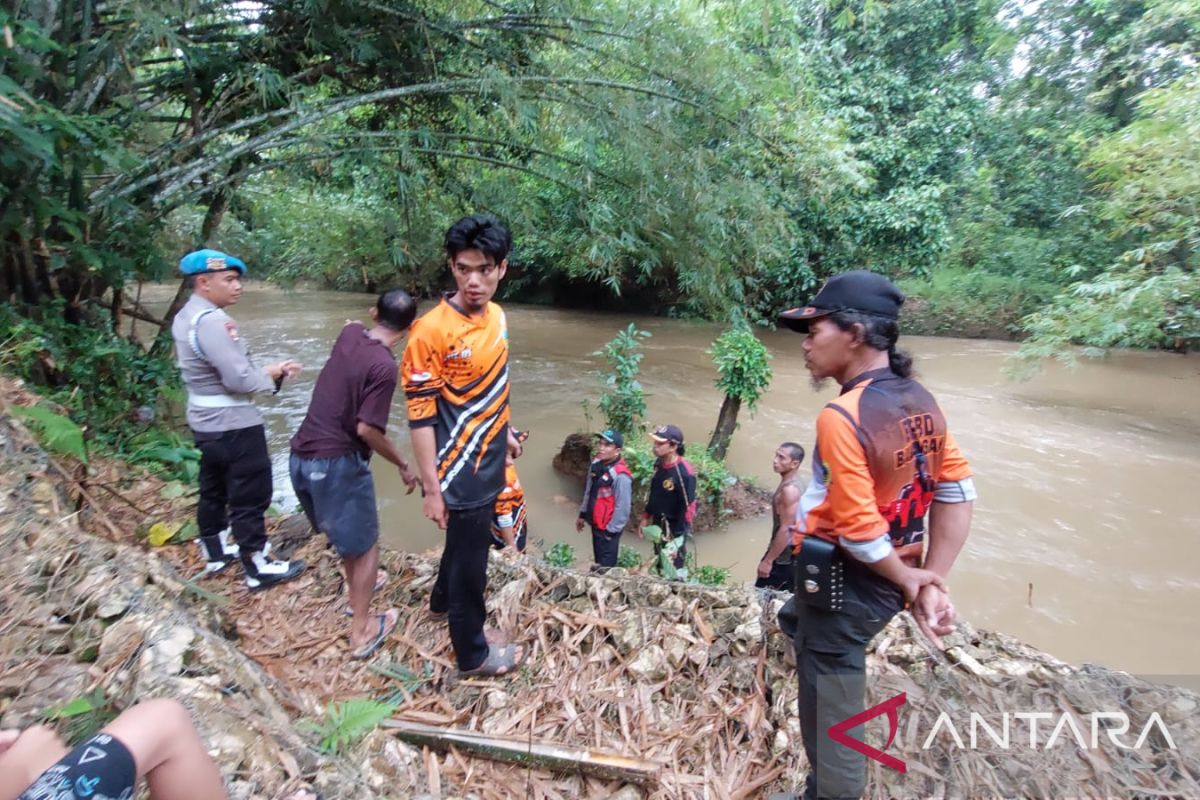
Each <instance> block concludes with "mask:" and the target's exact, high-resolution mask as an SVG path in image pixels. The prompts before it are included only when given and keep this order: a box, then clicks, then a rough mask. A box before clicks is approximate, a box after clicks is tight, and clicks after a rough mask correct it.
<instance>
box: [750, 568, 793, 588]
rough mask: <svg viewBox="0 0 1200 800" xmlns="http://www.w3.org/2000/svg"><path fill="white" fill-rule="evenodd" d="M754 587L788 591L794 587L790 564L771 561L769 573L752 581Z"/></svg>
mask: <svg viewBox="0 0 1200 800" xmlns="http://www.w3.org/2000/svg"><path fill="white" fill-rule="evenodd" d="M754 588H756V589H775V590H776V591H780V592H790V591H792V590H793V589H794V588H795V587H794V585H793V584H792V565H791V564H780V563H779V562H778V561H773V562H771V574H770V575H768V576H767V577H765V578H758V579H756V580H755V581H754Z"/></svg>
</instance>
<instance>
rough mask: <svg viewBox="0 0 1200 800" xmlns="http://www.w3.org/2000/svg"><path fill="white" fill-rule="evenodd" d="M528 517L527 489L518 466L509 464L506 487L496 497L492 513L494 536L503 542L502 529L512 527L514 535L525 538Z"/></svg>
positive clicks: (505, 477)
mask: <svg viewBox="0 0 1200 800" xmlns="http://www.w3.org/2000/svg"><path fill="white" fill-rule="evenodd" d="M527 518H528V514H527V511H526V509H525V490H524V489H522V488H521V479H520V478H519V477H517V468H516V467H515V466H513V465H512V464H509V465H508V466H506V467H505V469H504V489H503V490H502V491H501V492H500V494H499V496H497V497H496V506H495V511H494V512H493V513H492V538H493V539H495V540H498V541H499V542H500V543H501V544H503V543H504V540H503V539H502V538H500V529H501V528H512V529H513V536H515V537H516V538H517V540H519V541H520V540H523V537H524V535H525V523H526V522H527V521H528V519H527Z"/></svg>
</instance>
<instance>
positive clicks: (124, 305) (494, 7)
mask: <svg viewBox="0 0 1200 800" xmlns="http://www.w3.org/2000/svg"><path fill="white" fill-rule="evenodd" d="M0 33H2V34H3V35H2V36H0V186H3V193H2V194H0V294H2V295H3V297H4V300H5V302H6V304H9V305H11V306H13V308H14V309H15V310H16V312H17V314H19V315H20V316H22V317H25V318H28V319H33V320H36V321H37V324H39V325H43V326H47V328H46V329H47V330H49V331H51V333H52V334H53V335H54V336H59V335H62V336H63V337H64V338H67V339H70V338H72V337H70V336H67V335H66V334H63V333H62V331H61V330H60V329H58V328H56V327H54V326H55V325H56V322H55V319H57V318H62V319H65V320H66V321H67V322H68V323H70V324H73V325H78V324H81V323H82V324H83V326H84V327H87V328H91V329H95V330H97V331H98V330H100V329H101V328H107V329H109V330H110V331H111V334H109V335H108V337H107V338H104V339H103V340H101V339H100V338H99V337H97V338H88V337H83V338H88V341H89V343H90V344H91V345H94V346H96V347H97V348H101V349H112V348H115V347H120V346H121V345H120V341H122V339H121V337H122V336H125V335H126V333H127V326H126V325H125V322H126V321H127V319H128V316H129V315H133V316H136V317H138V318H139V319H146V318H148V317H149V316H150V315H148V314H147V312H146V310H145V309H144V308H142V307H141V305H140V303H139V302H138V299H137V293H136V292H135V291H133V289H132V287H133V286H134V285H136V284H137V283H138V282H140V281H143V280H148V279H158V278H163V277H166V276H169V275H171V274H172V270H173V268H174V264H175V263H176V261H177V259H178V257H179V256H180V254H181V253H182V252H183V251H185V250H186V249H189V248H191V247H194V246H195V245H198V244H202V243H203V244H208V245H213V246H219V247H225V248H227V249H230V250H233V251H235V252H237V253H238V254H240V255H242V256H244V257H246V258H247V259H248V260H249V261H250V263H251V265H252V270H253V271H254V273H255V274H258V275H267V276H270V277H273V278H275V279H278V280H280V281H287V282H291V281H296V280H306V281H313V282H315V283H316V284H318V285H321V286H330V287H338V288H355V289H362V288H367V289H371V288H374V287H377V286H382V285H384V284H399V285H403V286H406V287H408V288H410V289H415V290H419V291H422V292H428V291H433V290H435V289H437V288H440V287H441V286H443V285H444V284H445V281H446V276H445V270H444V268H443V257H442V255H441V253H440V252H439V237H440V234H441V231H442V230H444V228H445V225H446V224H447V223H448V222H449V221H451V220H453V219H454V218H455V217H457V216H459V215H461V214H462V213H464V212H466V211H473V210H479V209H485V210H490V211H493V212H495V213H497V214H499V215H500V216H501V217H503V218H505V219H506V220H507V221H509V223H510V224H511V227H512V228H513V229H514V231H515V233H516V241H517V248H516V250H515V251H514V252H513V254H512V257H511V269H510V272H509V275H508V278H507V279H506V281H505V284H504V286H503V288H502V291H503V292H504V293H505V296H506V297H508V298H513V299H520V300H530V301H537V302H556V303H560V304H567V305H588V306H594V307H616V306H620V307H623V308H626V309H636V310H644V311H650V312H655V313H668V314H683V315H698V316H705V317H709V318H713V319H721V320H732V319H738V318H742V317H744V318H747V319H749V320H751V321H769V320H771V319H772V318H773V316H774V314H775V313H776V312H777V311H778V310H779V309H781V308H783V307H786V306H790V305H795V304H797V303H798V302H800V301H801V300H803V299H804V298H805V297H807V296H808V295H809V294H810V293H811V291H812V289H813V288H814V287H815V286H816V285H818V284H819V283H820V282H821V281H822V280H823V279H824V278H826V277H827V276H829V275H830V274H833V273H835V272H837V271H840V270H844V269H847V268H852V267H869V268H872V269H876V270H880V271H883V272H885V273H887V274H889V275H891V276H892V277H895V278H897V279H899V280H900V281H902V282H903V284H904V286H905V287H906V288H907V290H908V291H909V292H910V294H911V295H912V296H913V297H914V304H913V306H911V308H913V309H914V310H915V311H916V312H917V313H915V314H913V315H912V322H913V327H912V328H911V329H913V330H926V331H933V332H946V333H968V334H976V335H997V334H1010V335H1014V336H1019V337H1031V338H1030V342H1029V345H1028V347H1027V348H1026V350H1025V352H1026V354H1027V355H1030V356H1032V357H1041V356H1044V355H1047V354H1061V353H1066V352H1069V348H1066V347H1064V345H1066V344H1070V343H1081V344H1085V345H1092V346H1096V347H1109V346H1135V347H1156V348H1170V349H1176V350H1183V349H1187V348H1189V347H1192V346H1194V345H1195V344H1196V342H1197V340H1198V338H1200V333H1198V323H1197V311H1196V295H1197V278H1196V267H1197V263H1196V259H1197V256H1196V238H1197V228H1198V224H1197V211H1196V206H1195V202H1194V198H1195V196H1196V188H1197V187H1196V180H1197V178H1196V176H1197V175H1200V169H1198V168H1197V167H1198V166H1200V165H1198V163H1197V157H1198V155H1200V153H1198V151H1197V144H1196V142H1197V141H1198V139H1197V136H1196V128H1197V124H1198V120H1197V112H1196V108H1197V107H1198V104H1197V99H1198V97H1200V89H1198V88H1197V87H1198V85H1200V84H1198V81H1200V77H1198V75H1200V66H1198V56H1200V6H1198V5H1197V4H1196V3H1195V2H1193V0H1043V2H1039V3H1024V2H1017V0H907V2H904V3H899V2H882V1H881V0H649V1H648V2H646V3H637V4H627V3H619V2H616V0H600V1H599V2H594V1H589V2H587V3H584V2H582V0H549V2H539V3H538V4H536V5H532V4H529V3H526V2H507V1H503V2H492V1H491V0H439V1H438V2H432V0H411V2H406V3H403V4H394V3H372V2H364V0H329V1H328V2H322V3H318V4H313V3H309V2H306V0H263V2H256V3H249V4H247V3H242V2H237V1H236V0H213V1H212V2H208V3H205V4H203V5H201V6H196V5H195V4H193V3H187V2H182V0H115V1H114V2H106V3H96V2H95V0H75V1H74V2H69V3H30V2H27V0H14V2H11V3H8V4H5V5H4V6H3V8H0ZM170 316H171V313H168V314H167V319H166V320H162V321H163V322H169V319H170ZM5 324H6V325H7V326H8V327H9V329H10V330H11V329H12V326H13V325H14V324H17V323H13V322H12V321H11V320H10V321H8V322H6V323H5ZM160 339H161V337H160ZM63 346H67V345H65V344H63V343H61V342H60V343H55V344H54V345H53V346H52V347H51V346H50V345H48V348H49V349H53V347H63ZM164 349H165V348H164V347H163V346H162V345H161V344H160V345H159V346H158V347H157V348H156V349H155V350H154V351H153V352H154V353H155V355H160V354H162V352H163V351H164ZM111 362H112V363H114V364H118V365H122V366H129V367H130V368H131V370H132V373H131V374H132V375H133V378H132V380H131V379H130V377H129V376H128V375H126V376H122V382H121V385H122V386H125V387H130V389H131V394H134V395H141V396H144V395H145V394H146V393H147V391H148V389H147V387H154V389H157V387H159V386H170V385H171V382H172V381H174V377H173V376H172V375H170V374H169V373H170V372H171V370H169V369H168V368H166V366H164V364H163V362H161V361H160V362H159V364H158V365H157V366H152V365H150V364H142V363H140V362H138V360H137V359H136V358H135V357H134V356H133V355H129V356H128V358H126V357H125V356H121V357H114V358H113V359H111ZM57 363H59V364H60V368H59V375H58V376H57V377H56V376H55V375H52V374H45V375H42V376H40V377H41V378H44V379H45V380H46V382H48V384H49V385H51V386H56V385H59V384H57V383H55V381H58V380H61V379H62V378H63V377H64V374H63V373H62V368H61V364H62V362H57ZM17 368H18V369H28V367H26V366H20V367H17ZM154 373H158V374H157V375H155V374H154ZM33 377H35V378H36V377H37V376H33ZM159 378H161V380H159ZM112 379H113V376H111V375H109V374H108V373H107V372H106V371H105V370H104V369H103V368H102V369H101V370H100V372H99V373H98V379H97V380H93V381H88V382H87V384H86V386H85V385H84V384H76V385H78V386H80V387H81V389H89V388H91V387H95V386H98V385H100V384H103V383H104V382H106V381H110V380H112ZM61 385H64V386H65V385H66V384H65V383H63V384H61ZM96 391H102V390H99V389H97V390H96ZM110 399H111V398H105V397H101V398H99V400H100V402H101V406H102V408H101V409H100V410H99V411H96V412H93V411H91V410H83V409H81V408H80V409H73V412H72V413H73V416H75V418H76V420H77V421H78V422H83V423H86V424H87V425H88V428H87V430H88V435H89V436H98V435H101V432H102V431H108V430H110V429H109V428H108V427H106V426H103V427H102V426H100V425H98V424H95V419H97V418H98V417H97V416H96V415H101V416H104V417H106V418H107V419H110V420H111V419H115V418H117V417H119V416H120V414H121V411H120V409H119V408H116V407H113V406H112V405H111V404H110V403H109V400H110ZM139 402H145V400H144V399H143V400H141V401H139ZM106 404H107V405H106ZM84 414H86V415H88V416H89V419H86V420H85V419H83V418H82V416H80V415H84ZM105 435H109V436H112V435H115V434H111V433H110V434H105Z"/></svg>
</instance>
